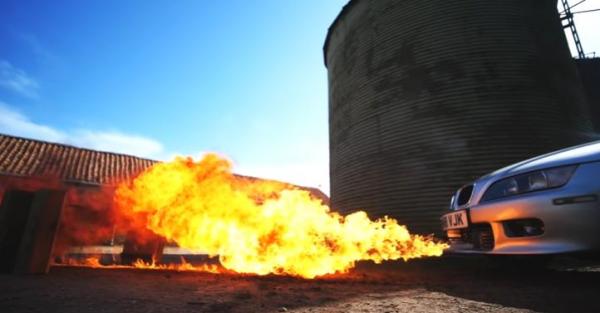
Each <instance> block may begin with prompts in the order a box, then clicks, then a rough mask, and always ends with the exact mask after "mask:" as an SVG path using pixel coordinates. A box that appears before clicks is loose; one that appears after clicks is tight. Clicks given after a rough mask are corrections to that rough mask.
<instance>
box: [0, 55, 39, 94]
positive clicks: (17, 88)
mask: <svg viewBox="0 0 600 313" xmlns="http://www.w3.org/2000/svg"><path fill="white" fill-rule="evenodd" d="M0 87H4V88H6V89H9V90H11V91H13V92H16V93H18V94H21V95H23V96H25V97H28V98H37V97H38V89H39V84H38V82H37V81H36V80H35V79H33V78H32V77H30V76H29V75H27V73H25V71H23V70H22V69H20V68H17V67H14V66H13V65H12V64H10V62H8V61H6V60H0Z"/></svg>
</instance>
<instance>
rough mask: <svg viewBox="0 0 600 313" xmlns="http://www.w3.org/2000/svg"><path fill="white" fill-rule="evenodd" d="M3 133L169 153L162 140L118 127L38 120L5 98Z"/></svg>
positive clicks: (152, 154)
mask: <svg viewBox="0 0 600 313" xmlns="http://www.w3.org/2000/svg"><path fill="white" fill-rule="evenodd" d="M0 133H3V134H8V135H13V136H19V137H26V138H32V139H39V140H45V141H50V142H57V143H64V144H69V145H74V146H77V147H81V148H89V149H95V150H101V151H110V152H116V153H125V154H131V155H135V156H140V157H146V158H153V159H164V158H163V156H165V155H167V154H166V153H165V152H164V148H163V146H162V144H161V143H160V142H158V141H156V140H154V139H151V138H147V137H143V136H138V135H130V134H124V133H121V132H117V131H97V130H87V129H78V130H73V131H62V130H58V129H55V128H53V127H50V126H46V125H43V124H39V123H35V122H33V121H31V120H30V119H29V118H28V117H27V116H25V115H23V114H22V113H20V112H18V111H16V110H14V109H12V108H10V107H9V106H8V105H6V104H5V103H3V102H1V101H0Z"/></svg>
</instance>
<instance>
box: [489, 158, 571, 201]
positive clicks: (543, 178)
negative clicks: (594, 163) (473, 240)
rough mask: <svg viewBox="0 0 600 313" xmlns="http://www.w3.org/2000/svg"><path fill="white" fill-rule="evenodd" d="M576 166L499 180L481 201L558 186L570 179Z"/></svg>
mask: <svg viewBox="0 0 600 313" xmlns="http://www.w3.org/2000/svg"><path fill="white" fill-rule="evenodd" d="M576 168H577V165H570V166H563V167H556V168H551V169H546V170H541V171H535V172H531V173H527V174H522V175H517V176H513V177H509V178H505V179H502V180H499V181H497V182H495V183H494V184H492V186H490V187H489V188H488V190H487V191H486V192H485V193H484V194H483V197H482V198H481V201H482V202H483V201H489V200H494V199H498V198H503V197H508V196H513V195H518V194H522V193H526V192H532V191H538V190H544V189H549V188H556V187H560V186H562V185H564V184H566V183H567V182H568V181H569V179H571V176H572V175H573V172H575V169H576Z"/></svg>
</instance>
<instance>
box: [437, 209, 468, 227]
mask: <svg viewBox="0 0 600 313" xmlns="http://www.w3.org/2000/svg"><path fill="white" fill-rule="evenodd" d="M441 220H442V229H443V230H448V229H460V228H467V227H469V218H468V216H467V211H466V210H460V211H456V212H452V213H448V214H445V215H444V216H442V219H441Z"/></svg>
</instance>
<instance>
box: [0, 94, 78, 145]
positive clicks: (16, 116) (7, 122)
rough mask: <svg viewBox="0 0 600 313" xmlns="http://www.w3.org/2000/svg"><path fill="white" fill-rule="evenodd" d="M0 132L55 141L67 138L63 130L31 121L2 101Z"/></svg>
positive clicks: (0, 106)
mask: <svg viewBox="0 0 600 313" xmlns="http://www.w3.org/2000/svg"><path fill="white" fill-rule="evenodd" d="M0 133H3V134H10V135H15V136H20V137H27V138H35V139H40V140H46V141H53V142H64V141H65V139H66V136H65V134H63V133H62V132H60V131H58V130H56V129H53V128H52V127H48V126H44V125H40V124H36V123H33V122H31V121H30V120H29V119H28V118H27V117H26V116H24V115H23V114H21V113H19V112H17V111H15V110H12V109H10V108H9V107H8V106H7V105H6V104H5V103H3V102H0Z"/></svg>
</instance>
